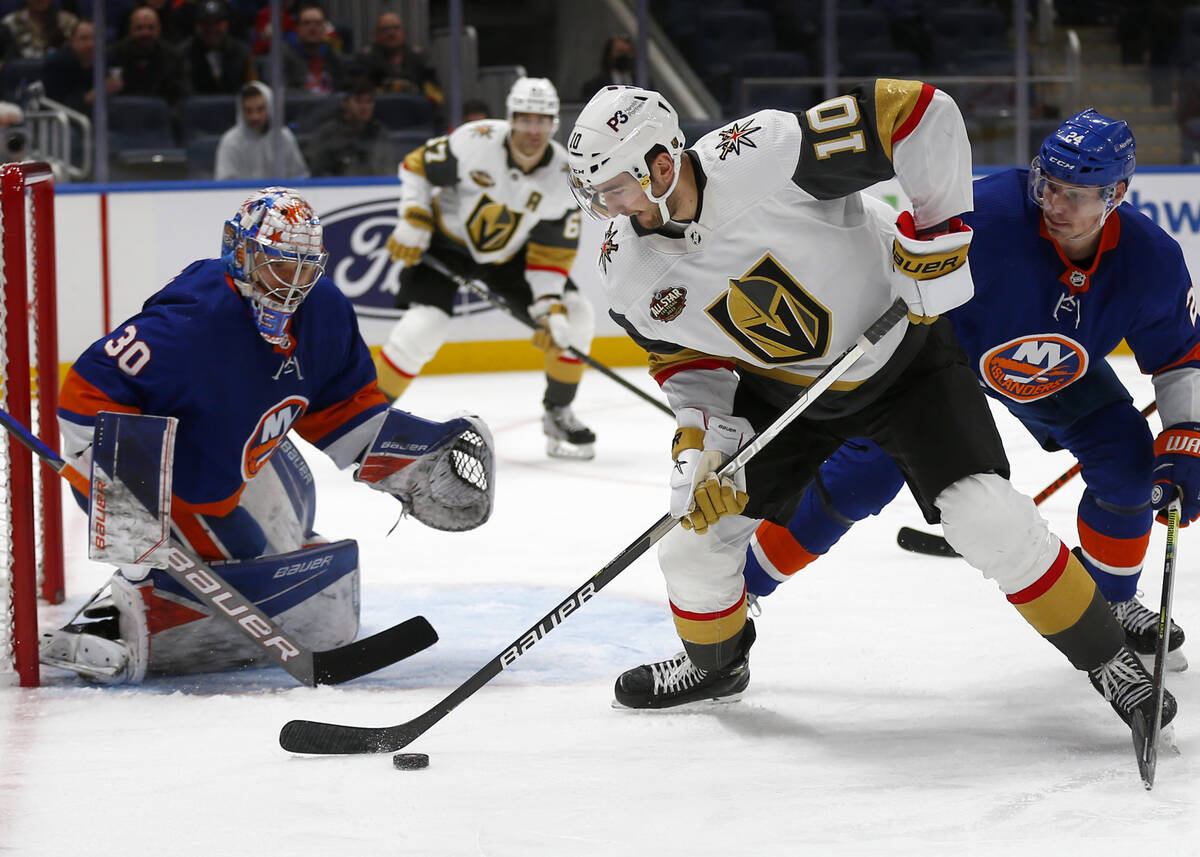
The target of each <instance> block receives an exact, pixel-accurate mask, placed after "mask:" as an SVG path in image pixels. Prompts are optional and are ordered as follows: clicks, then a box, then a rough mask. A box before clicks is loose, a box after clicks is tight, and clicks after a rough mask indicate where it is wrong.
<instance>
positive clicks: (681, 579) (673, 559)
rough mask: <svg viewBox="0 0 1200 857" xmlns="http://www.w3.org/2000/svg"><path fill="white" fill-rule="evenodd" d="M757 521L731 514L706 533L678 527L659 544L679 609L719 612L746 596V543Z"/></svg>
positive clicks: (660, 558)
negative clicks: (743, 575)
mask: <svg viewBox="0 0 1200 857" xmlns="http://www.w3.org/2000/svg"><path fill="white" fill-rule="evenodd" d="M758 524H759V521H758V519H756V518H747V517H744V516H742V515H731V516H728V517H724V518H722V519H721V520H719V521H717V523H716V524H714V525H713V526H711V527H709V528H708V531H707V532H706V533H704V534H703V535H699V534H697V533H693V532H691V531H690V530H685V529H684V528H683V527H675V528H674V529H672V530H671V531H670V532H669V533H667V534H666V535H665V536H663V538H662V540H661V541H659V543H658V564H659V567H660V568H661V569H662V573H663V577H664V578H666V582H667V597H669V598H670V599H671V604H672V606H673V607H675V608H677V609H678V610H681V611H685V612H688V613H698V614H707V613H720V612H722V611H725V610H728V609H729V608H730V607H733V606H734V605H735V604H737V603H738V602H739V601H741V600H742V596H743V594H744V593H745V590H746V582H745V580H743V578H742V570H743V568H744V567H745V565H746V545H747V544H748V543H749V541H750V537H751V536H752V535H754V530H755V528H756V527H757V526H758Z"/></svg>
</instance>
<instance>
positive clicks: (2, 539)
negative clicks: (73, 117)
mask: <svg viewBox="0 0 1200 857" xmlns="http://www.w3.org/2000/svg"><path fill="white" fill-rule="evenodd" d="M0 221H2V226H3V229H2V230H0V236H2V237H0V244H2V248H0V281H2V284H3V288H4V300H3V309H2V311H0V345H2V349H0V361H2V362H0V407H3V408H4V410H6V411H7V412H8V413H10V414H11V415H12V416H13V417H14V418H15V419H16V420H17V421H18V422H20V423H22V424H24V425H27V426H31V427H32V428H33V431H34V433H35V434H37V435H38V437H39V438H41V440H42V442H43V443H45V444H46V445H47V446H49V447H50V448H51V449H53V450H55V451H58V424H57V411H58V328H57V309H56V306H55V300H56V296H55V295H56V291H57V290H56V288H55V255H54V174H53V172H52V171H51V169H50V166H49V165H48V164H45V163H41V162H26V163H19V164H5V165H3V166H2V167H0ZM0 460H2V463H3V469H2V472H0V477H2V479H3V485H0V684H12V683H14V681H16V682H19V683H20V684H21V685H22V686H26V687H30V686H36V685H37V684H38V680H39V679H38V657H37V647H38V629H37V597H38V595H39V594H40V596H41V597H42V598H43V599H45V600H46V601H49V602H51V603H55V604H57V603H59V602H61V601H62V599H63V550H62V493H61V489H60V487H59V486H60V484H61V483H60V481H59V478H58V475H57V474H55V473H54V471H53V470H51V469H50V468H49V467H47V466H46V465H44V464H40V463H39V465H38V466H37V468H36V470H35V468H34V464H33V456H32V453H31V452H30V451H29V450H28V449H26V448H25V447H24V446H22V445H21V444H20V443H19V442H18V441H17V440H15V439H14V438H12V437H6V438H5V439H4V442H0ZM35 476H36V477H37V478H35Z"/></svg>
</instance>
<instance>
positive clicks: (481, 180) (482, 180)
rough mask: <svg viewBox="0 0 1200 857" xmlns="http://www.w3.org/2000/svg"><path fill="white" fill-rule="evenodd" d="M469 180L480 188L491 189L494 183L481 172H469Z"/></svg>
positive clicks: (492, 179) (494, 181) (493, 180)
mask: <svg viewBox="0 0 1200 857" xmlns="http://www.w3.org/2000/svg"><path fill="white" fill-rule="evenodd" d="M471 179H472V180H473V181H474V182H475V184H477V185H479V186H480V187H491V186H492V185H494V184H495V183H496V180H495V179H494V178H492V177H491V176H489V175H488V174H487V173H485V172H484V171H483V170H471Z"/></svg>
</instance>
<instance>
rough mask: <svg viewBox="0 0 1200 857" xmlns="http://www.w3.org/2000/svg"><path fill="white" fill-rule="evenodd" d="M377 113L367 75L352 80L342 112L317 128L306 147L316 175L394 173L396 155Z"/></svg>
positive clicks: (344, 95)
mask: <svg viewBox="0 0 1200 857" xmlns="http://www.w3.org/2000/svg"><path fill="white" fill-rule="evenodd" d="M374 113H375V88H374V87H373V86H372V85H371V81H370V80H369V79H368V78H366V77H365V76H360V77H355V78H352V79H351V83H350V86H349V87H348V88H347V90H346V92H345V93H344V94H343V95H342V109H341V112H340V113H339V114H338V115H337V116H335V117H333V118H332V119H330V120H329V121H328V122H326V123H325V124H323V125H321V126H320V127H318V128H317V130H316V132H315V133H314V134H313V140H312V142H311V143H310V144H309V147H308V148H307V149H306V150H305V156H306V158H307V160H308V165H309V167H310V168H311V169H312V174H313V175H314V176H380V175H386V174H390V173H394V172H395V169H396V155H395V153H394V152H393V150H392V149H393V147H392V145H391V143H389V142H388V138H387V130H386V129H385V128H384V127H383V124H382V123H380V121H379V120H378V119H376V118H375V117H374Z"/></svg>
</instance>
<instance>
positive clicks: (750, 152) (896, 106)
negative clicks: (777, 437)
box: [598, 80, 971, 413]
mask: <svg viewBox="0 0 1200 857" xmlns="http://www.w3.org/2000/svg"><path fill="white" fill-rule="evenodd" d="M689 156H690V157H691V158H692V164H693V166H694V168H695V174H696V179H697V184H698V186H699V210H698V212H697V216H696V219H695V220H694V221H692V222H691V223H690V224H689V225H688V226H687V227H686V229H685V231H684V232H683V234H682V236H678V237H675V236H668V235H667V234H664V233H663V232H662V231H658V232H647V231H646V230H643V229H642V228H641V227H640V226H638V225H637V224H636V222H635V221H633V220H632V219H631V218H627V217H623V218H619V219H618V220H616V221H614V222H613V223H612V224H610V225H609V226H608V228H607V231H606V234H605V236H604V240H603V243H602V245H601V248H600V254H599V259H598V264H599V267H600V273H601V279H602V280H603V282H604V284H605V289H606V291H607V294H608V298H609V303H610V306H611V307H612V310H611V314H612V315H613V317H614V319H615V320H616V321H617V322H618V323H619V324H621V325H622V326H623V327H625V329H626V330H627V331H628V332H629V333H630V335H631V336H633V338H634V339H635V340H637V341H638V342H639V344H641V345H642V346H643V347H644V348H645V349H646V350H647V351H648V352H649V355H650V369H651V373H652V374H653V375H654V376H655V378H656V380H658V382H659V384H660V385H661V386H662V388H663V390H664V392H665V393H666V395H667V397H668V399H669V400H670V402H671V405H672V407H674V408H675V409H676V410H678V409H679V408H681V407H697V408H701V409H703V410H706V411H710V412H716V413H730V412H731V411H732V406H733V401H732V399H733V391H734V389H735V388H736V385H737V378H736V376H735V375H734V372H735V371H738V372H741V373H751V374H753V375H756V376H759V378H760V379H763V380H770V381H774V382H780V383H782V384H783V385H787V386H788V387H790V393H789V392H787V391H786V390H782V391H780V393H781V397H787V398H791V397H794V395H795V394H796V393H797V392H798V390H797V389H796V385H800V386H803V385H806V384H808V383H811V381H812V380H813V379H815V378H816V376H817V375H819V374H820V373H821V371H823V370H824V369H825V368H826V367H827V366H828V365H829V364H830V363H831V362H833V360H834V359H836V358H837V357H838V355H840V354H841V353H842V352H843V351H844V350H845V349H846V348H848V347H849V346H851V345H852V344H853V343H854V341H855V340H856V339H857V338H858V337H859V336H860V335H861V334H862V332H863V331H864V330H865V329H866V328H867V327H868V326H869V325H870V324H871V323H872V322H873V321H875V319H877V318H878V317H879V316H880V315H881V314H882V313H883V312H884V311H885V310H886V309H887V308H888V306H889V305H890V304H891V303H892V301H893V300H894V299H895V298H896V297H897V296H898V295H899V293H900V292H899V290H898V286H899V285H901V284H903V283H904V281H905V279H906V277H905V275H904V274H902V273H900V272H898V271H896V270H895V268H894V266H893V262H892V242H893V237H894V236H895V234H896V231H895V225H894V224H895V220H896V215H897V212H896V211H895V210H894V209H892V208H890V207H889V206H888V205H887V204H885V203H883V202H881V201H879V200H876V199H874V198H872V197H868V196H865V195H863V194H861V193H859V191H860V190H861V189H863V188H865V187H867V186H869V185H871V184H873V183H875V182H877V181H881V180H884V179H887V178H890V177H892V176H893V175H895V176H896V177H897V178H898V179H899V182H900V185H901V187H902V188H903V189H904V191H905V192H906V193H907V194H908V196H909V198H910V199H912V200H913V203H914V216H915V218H916V222H917V226H918V228H924V227H928V226H933V225H935V224H938V223H941V222H942V221H944V220H946V219H947V218H949V217H952V216H955V215H958V214H961V213H963V212H965V211H969V210H970V209H971V156H970V145H969V142H968V139H967V135H966V129H965V127H964V125H963V121H962V117H961V115H960V113H959V111H958V108H957V106H956V105H955V104H954V101H953V100H952V99H951V98H950V97H949V96H948V95H946V94H945V93H942V92H940V91H939V90H936V89H934V88H933V87H930V86H928V85H926V84H922V83H919V82H915V81H895V80H879V81H876V82H874V84H873V86H868V87H864V88H862V89H860V90H856V91H854V92H852V93H850V94H848V95H843V96H839V97H837V98H833V99H830V100H828V101H825V102H822V103H821V104H819V105H817V106H815V107H813V108H812V109H810V110H808V111H807V112H806V113H804V114H799V115H798V114H793V113H786V112H782V111H777V110H764V111H760V112H758V113H754V114H752V115H750V116H747V117H745V118H742V119H739V120H737V121H735V122H733V123H732V124H730V125H728V126H726V127H724V128H722V129H719V130H717V131H714V132H712V133H711V134H708V135H706V136H704V137H701V138H700V139H699V140H698V141H697V142H696V143H695V144H694V145H693V146H692V147H691V148H690V149H689V150H688V152H687V154H685V155H684V157H689ZM909 282H911V281H909ZM907 329H908V324H907V322H904V323H901V324H900V325H898V326H897V327H896V328H895V329H894V330H892V331H891V333H889V334H888V335H887V336H886V337H884V339H883V340H882V341H881V342H880V343H879V345H878V347H877V348H875V349H874V350H872V351H871V352H870V353H868V354H867V355H865V356H864V357H863V358H861V359H860V360H859V361H858V362H857V363H855V364H854V365H853V366H852V367H851V368H850V370H849V371H848V372H847V373H846V374H845V375H843V376H842V378H841V380H840V381H839V382H838V383H837V384H836V385H835V386H834V388H833V390H834V391H850V394H849V395H846V396H841V397H839V396H838V395H837V394H836V393H835V394H834V396H833V397H832V398H834V399H837V398H842V399H843V407H841V408H838V410H852V409H853V406H851V403H852V402H853V400H854V399H855V398H856V397H855V396H854V395H853V394H852V391H853V390H854V389H855V388H857V387H858V386H859V385H861V384H863V382H865V381H866V380H867V379H869V378H871V377H872V376H873V375H875V374H876V373H878V372H879V371H880V369H881V368H882V367H883V366H884V365H885V364H887V362H888V361H889V359H890V358H892V356H893V355H894V354H895V352H896V349H897V348H898V347H899V346H900V343H901V341H902V340H904V338H905V334H906V332H907ZM904 359H907V358H904ZM823 398H824V397H823ZM859 398H861V397H859ZM863 403H864V402H859V403H858V405H861V404H863ZM814 413H816V412H814Z"/></svg>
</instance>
